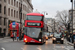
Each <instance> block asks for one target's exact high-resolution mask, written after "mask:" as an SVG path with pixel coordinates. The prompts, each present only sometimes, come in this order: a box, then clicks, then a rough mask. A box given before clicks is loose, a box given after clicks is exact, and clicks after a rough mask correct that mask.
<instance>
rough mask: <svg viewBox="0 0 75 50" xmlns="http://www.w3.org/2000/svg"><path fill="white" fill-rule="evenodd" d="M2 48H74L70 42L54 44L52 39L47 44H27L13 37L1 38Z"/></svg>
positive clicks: (10, 49) (12, 49) (64, 49)
mask: <svg viewBox="0 0 75 50" xmlns="http://www.w3.org/2000/svg"><path fill="white" fill-rule="evenodd" d="M0 50H74V48H73V46H70V45H68V44H52V39H49V40H47V41H46V43H45V44H43V45H40V44H25V43H24V42H23V41H18V42H17V41H14V42H13V41H12V39H7V40H6V39H4V40H0Z"/></svg>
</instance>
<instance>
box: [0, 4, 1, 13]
mask: <svg viewBox="0 0 75 50" xmlns="http://www.w3.org/2000/svg"><path fill="white" fill-rule="evenodd" d="M0 13H1V5H0Z"/></svg>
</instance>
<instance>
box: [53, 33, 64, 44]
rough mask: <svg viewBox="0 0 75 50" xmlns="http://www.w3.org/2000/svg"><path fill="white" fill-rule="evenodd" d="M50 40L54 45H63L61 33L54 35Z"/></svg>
mask: <svg viewBox="0 0 75 50" xmlns="http://www.w3.org/2000/svg"><path fill="white" fill-rule="evenodd" d="M52 40H53V44H55V43H61V44H63V43H64V38H63V37H62V33H54V34H53V38H52Z"/></svg>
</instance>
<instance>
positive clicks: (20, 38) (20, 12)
mask: <svg viewBox="0 0 75 50" xmlns="http://www.w3.org/2000/svg"><path fill="white" fill-rule="evenodd" d="M20 2H21V6H20V7H19V9H20V11H19V14H20V34H19V40H22V37H21V33H22V0H20Z"/></svg>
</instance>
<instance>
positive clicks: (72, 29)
mask: <svg viewBox="0 0 75 50" xmlns="http://www.w3.org/2000/svg"><path fill="white" fill-rule="evenodd" d="M71 2H72V34H73V0H71Z"/></svg>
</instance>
